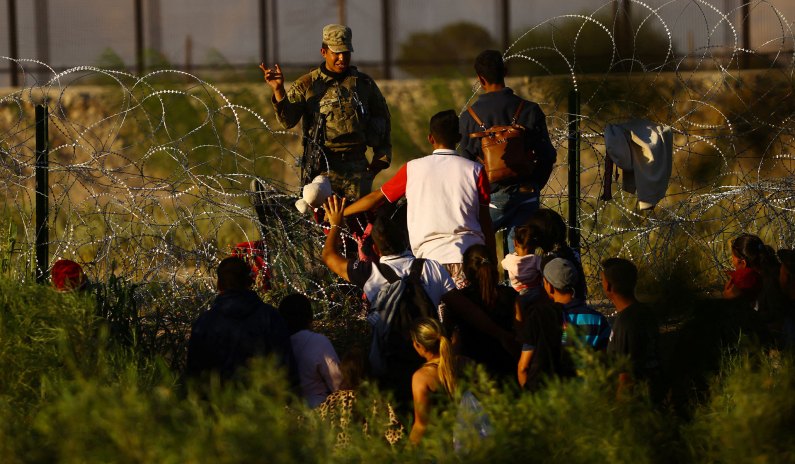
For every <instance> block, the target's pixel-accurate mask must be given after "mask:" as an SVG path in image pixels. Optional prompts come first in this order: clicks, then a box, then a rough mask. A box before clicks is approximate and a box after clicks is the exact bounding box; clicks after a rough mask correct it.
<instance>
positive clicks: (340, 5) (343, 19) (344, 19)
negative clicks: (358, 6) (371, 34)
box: [337, 0, 348, 26]
mask: <svg viewBox="0 0 795 464" xmlns="http://www.w3.org/2000/svg"><path fill="white" fill-rule="evenodd" d="M345 3H346V2H345V0H337V17H338V18H339V21H340V24H342V25H343V26H346V25H347V24H348V9H347V7H346V6H345Z"/></svg>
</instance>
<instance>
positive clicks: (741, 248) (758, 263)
mask: <svg viewBox="0 0 795 464" xmlns="http://www.w3.org/2000/svg"><path fill="white" fill-rule="evenodd" d="M731 250H732V266H733V267H734V269H737V270H740V269H744V268H746V267H749V268H751V269H753V270H755V271H757V272H763V271H764V270H765V267H769V266H770V267H772V266H775V265H776V264H777V263H778V259H776V255H775V252H774V251H773V249H772V248H770V247H769V246H767V245H765V244H764V242H762V239H760V238H759V237H757V236H756V235H751V234H741V235H740V236H739V237H737V238H735V239H734V240H732V242H731Z"/></svg>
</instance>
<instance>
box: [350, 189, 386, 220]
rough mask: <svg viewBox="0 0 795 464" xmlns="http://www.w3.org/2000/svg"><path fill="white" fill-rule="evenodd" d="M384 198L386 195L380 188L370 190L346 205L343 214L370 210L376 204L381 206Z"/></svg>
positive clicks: (375, 206)
mask: <svg viewBox="0 0 795 464" xmlns="http://www.w3.org/2000/svg"><path fill="white" fill-rule="evenodd" d="M385 199H386V197H385V196H384V193H383V192H382V191H381V190H373V191H372V192H370V193H368V194H367V195H365V196H363V197H361V198H359V199H358V200H356V201H354V202H353V203H351V204H350V205H348V207H347V208H345V212H344V215H345V216H352V215H354V214H358V213H365V212H367V211H372V210H374V209H375V208H377V207H378V206H381V203H383V202H384V200H385Z"/></svg>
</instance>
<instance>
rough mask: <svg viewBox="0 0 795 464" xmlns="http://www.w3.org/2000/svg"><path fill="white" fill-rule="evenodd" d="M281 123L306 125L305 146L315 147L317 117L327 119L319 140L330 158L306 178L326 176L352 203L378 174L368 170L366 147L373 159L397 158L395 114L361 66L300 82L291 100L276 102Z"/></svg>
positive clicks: (316, 73) (322, 72)
mask: <svg viewBox="0 0 795 464" xmlns="http://www.w3.org/2000/svg"><path fill="white" fill-rule="evenodd" d="M272 103H273V107H274V109H275V110H276V118H277V119H278V120H279V122H280V123H281V124H282V126H284V127H285V128H286V129H289V128H291V127H293V126H295V125H296V124H298V121H299V120H303V121H302V122H303V135H304V145H305V146H306V145H307V144H310V145H311V144H312V140H313V137H314V136H315V134H313V131H314V128H315V127H316V123H317V121H318V120H317V118H318V116H322V117H323V119H324V123H323V124H322V126H321V128H322V130H321V131H320V134H318V135H319V137H318V138H317V139H315V140H318V141H319V142H320V145H321V146H322V148H323V153H324V155H325V156H323V157H321V159H320V163H319V166H314V167H312V168H310V169H307V170H306V172H304V177H305V178H304V179H302V181H304V182H306V181H307V179H310V180H311V179H312V178H313V177H314V176H316V175H318V174H326V175H328V176H329V178H330V179H331V185H332V188H333V189H334V191H335V192H336V193H337V194H338V195H340V194H342V195H345V196H346V197H348V198H349V199H351V200H355V199H358V198H360V197H361V196H363V195H366V194H367V193H369V192H370V190H371V188H372V184H373V175H372V174H371V173H370V172H368V171H367V165H368V162H367V158H366V157H365V152H366V151H367V147H368V146H370V147H373V159H374V160H381V161H384V162H385V163H386V164H387V165H388V164H389V163H390V161H391V158H392V144H391V141H390V130H391V127H390V115H389V108H388V107H387V105H386V100H385V99H384V97H383V95H382V94H381V91H380V90H379V89H378V86H377V85H376V83H375V81H373V79H372V78H371V77H370V76H368V75H367V74H364V73H362V72H359V71H358V70H357V69H356V67H354V66H351V67H350V70H349V71H348V72H347V73H345V74H343V75H341V76H333V75H331V74H330V73H329V72H328V71H326V70H325V64H323V65H321V66H320V67H318V68H315V69H313V70H312V71H311V72H309V74H305V75H303V76H301V77H300V78H298V80H296V81H295V82H294V83H293V85H292V86H291V87H290V90H289V91H287V97H286V98H285V99H283V100H282V101H280V102H276V100H275V98H274V99H272Z"/></svg>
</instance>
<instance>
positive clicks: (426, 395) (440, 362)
mask: <svg viewBox="0 0 795 464" xmlns="http://www.w3.org/2000/svg"><path fill="white" fill-rule="evenodd" d="M411 340H412V342H413V344H414V349H415V350H417V354H419V355H420V357H422V358H424V359H425V364H423V365H422V367H420V368H419V369H417V371H416V372H414V376H413V377H412V378H411V390H412V394H413V396H414V425H413V426H412V427H411V434H410V435H409V440H410V441H411V443H413V444H415V445H416V444H417V443H419V442H420V440H421V439H422V436H423V435H424V434H425V429H426V428H428V419H429V418H430V413H431V407H432V403H433V400H432V397H433V396H436V395H437V394H441V393H445V394H446V396H448V397H451V396H452V395H453V393H454V392H455V386H456V372H455V360H454V357H453V347H452V344H451V343H450V339H449V338H447V337H446V336H445V335H444V330H443V329H442V324H441V323H440V322H439V321H437V320H436V319H431V318H429V317H422V318H419V319H417V320H416V321H414V323H413V324H412V326H411Z"/></svg>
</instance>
